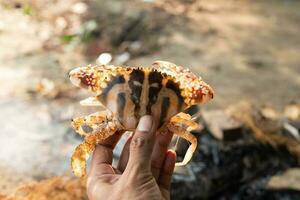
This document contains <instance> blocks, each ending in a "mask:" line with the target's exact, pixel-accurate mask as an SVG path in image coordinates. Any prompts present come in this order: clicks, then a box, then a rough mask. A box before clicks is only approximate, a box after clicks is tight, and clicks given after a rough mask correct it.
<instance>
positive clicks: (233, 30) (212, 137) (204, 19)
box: [0, 0, 300, 200]
mask: <svg viewBox="0 0 300 200" xmlns="http://www.w3.org/2000/svg"><path fill="white" fill-rule="evenodd" d="M155 60H167V61H170V62H173V63H176V64H178V65H182V66H184V67H188V68H190V69H191V70H192V71H193V72H195V73H196V74H198V75H200V76H201V77H202V78H203V79H204V80H205V81H206V82H207V83H209V84H210V85H211V86H212V87H213V88H214V89H215V93H216V95H215V98H214V100H213V101H212V102H210V103H208V104H207V105H204V106H203V107H201V110H200V115H197V120H198V121H199V123H201V124H202V126H203V128H202V130H201V131H198V132H195V133H194V134H195V135H196V136H197V137H198V141H199V143H200V145H199V147H198V150H197V152H196V154H195V156H194V158H193V161H192V162H191V164H189V165H188V166H186V167H184V168H177V169H176V174H175V175H174V177H173V185H172V198H173V199H222V200H225V199H300V168H299V161H300V159H299V158H300V145H299V140H300V137H299V129H300V104H299V102H300V101H299V98H300V1H297V0H265V1H250V0H240V1H236V0H132V1H122V0H114V1H109V0H64V1H58V0H23V1H21V0H19V1H18V0H0V72H1V73H0V110H1V114H0V125H1V131H0V177H1V178H0V199H87V197H86V194H85V187H84V181H80V180H79V179H77V178H74V176H73V175H72V173H71V170H70V165H69V160H70V156H71V154H72V151H73V149H74V148H75V146H76V145H77V144H79V143H80V142H81V141H82V139H81V138H80V137H79V136H77V135H76V134H75V133H74V131H73V130H72V129H71V127H70V119H71V118H73V117H74V116H79V115H84V114H87V113H92V112H94V111H95V108H91V107H89V108H85V107H82V106H80V104H79V103H78V102H79V101H80V100H81V99H84V98H85V97H87V96H88V95H89V94H88V93H86V92H85V91H83V90H79V89H78V88H75V87H74V86H73V85H71V84H70V82H69V79H68V76H67V74H68V71H69V70H70V69H72V68H74V67H77V66H82V65H86V64H89V63H92V64H95V63H110V64H114V65H130V66H149V65H151V63H152V62H153V61H155ZM189 112H190V113H191V114H194V113H195V110H190V111H189ZM186 146H187V143H186V142H185V141H181V142H179V143H178V144H177V146H176V147H177V150H178V154H179V157H180V156H182V155H183V154H184V152H185V150H186ZM117 154H118V152H116V155H117Z"/></svg>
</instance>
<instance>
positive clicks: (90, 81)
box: [69, 66, 99, 92]
mask: <svg viewBox="0 0 300 200" xmlns="http://www.w3.org/2000/svg"><path fill="white" fill-rule="evenodd" d="M69 78H70V80H71V82H72V83H73V84H74V85H75V86H77V87H80V88H85V89H89V90H91V91H92V92H95V91H97V90H98V86H99V84H98V82H99V74H98V71H97V69H96V68H95V67H92V66H86V67H78V68H75V69H73V70H72V71H70V73H69Z"/></svg>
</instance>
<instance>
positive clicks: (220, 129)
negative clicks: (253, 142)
mask: <svg viewBox="0 0 300 200" xmlns="http://www.w3.org/2000/svg"><path fill="white" fill-rule="evenodd" d="M202 117H203V119H204V122H205V123H206V125H207V128H208V129H209V131H210V132H211V134H212V135H213V136H214V137H215V138H217V139H219V140H222V139H225V140H236V139H238V138H240V137H241V133H242V125H241V123H240V122H238V121H236V120H235V119H233V118H232V117H230V115H228V114H226V113H225V112H224V111H222V110H214V111H205V112H203V113H202Z"/></svg>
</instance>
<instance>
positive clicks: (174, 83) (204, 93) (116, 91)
mask: <svg viewBox="0 0 300 200" xmlns="http://www.w3.org/2000/svg"><path fill="white" fill-rule="evenodd" d="M70 79H71V81H72V83H73V84H75V85H77V86H78V87H82V88H86V89H89V90H90V91H92V92H94V93H95V94H96V98H97V99H98V100H99V101H100V102H101V103H102V104H103V105H104V106H105V107H107V108H108V109H109V110H111V111H112V112H113V114H114V115H117V116H119V119H120V122H121V123H122V124H123V125H124V126H125V127H126V128H128V129H134V128H135V126H136V124H137V122H138V120H139V118H140V117H141V116H143V115H146V114H150V115H152V116H154V118H157V119H160V121H159V122H158V124H159V125H160V126H161V125H162V124H163V123H164V122H166V121H167V120H168V119H169V118H170V117H172V116H174V115H175V114H177V113H179V112H181V111H182V110H184V109H186V108H188V107H190V106H191V105H195V104H203V103H205V102H207V101H209V100H210V99H212V98H213V94H214V92H213V90H212V88H211V87H210V86H209V85H208V84H206V83H205V82H204V81H202V79H201V78H200V77H197V76H196V75H195V74H193V73H192V72H191V71H190V70H189V69H185V68H183V67H181V66H177V65H175V64H173V63H169V62H165V61H156V62H154V63H153V64H152V65H151V67H123V66H113V65H101V66H91V65H88V66H86V67H80V68H76V69H74V70H72V71H71V72H70ZM165 100H167V101H165ZM165 109H167V111H164V110H165ZM120 110H121V111H120ZM123 115H126V116H124V118H123ZM162 115H163V116H162Z"/></svg>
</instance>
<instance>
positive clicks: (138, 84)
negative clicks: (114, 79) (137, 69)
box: [133, 81, 142, 87]
mask: <svg viewBox="0 0 300 200" xmlns="http://www.w3.org/2000/svg"><path fill="white" fill-rule="evenodd" d="M133 85H134V86H137V87H141V86H142V84H141V83H140V82H138V81H133Z"/></svg>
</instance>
